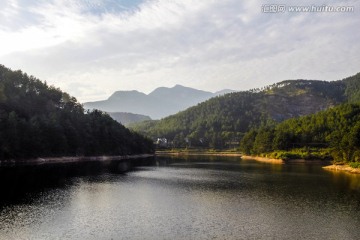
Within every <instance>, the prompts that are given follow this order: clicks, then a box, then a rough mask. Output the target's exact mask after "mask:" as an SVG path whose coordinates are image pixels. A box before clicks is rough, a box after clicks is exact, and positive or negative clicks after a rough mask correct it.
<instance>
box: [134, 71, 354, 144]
mask: <svg viewBox="0 0 360 240" xmlns="http://www.w3.org/2000/svg"><path fill="white" fill-rule="evenodd" d="M359 99H360V73H358V74H357V75H355V76H352V77H349V78H347V79H344V80H339V81H333V82H327V81H315V80H288V81H283V82H280V83H277V84H274V85H271V86H268V87H265V88H262V89H253V90H251V91H244V92H237V93H230V94H226V95H224V96H220V97H215V98H212V99H210V100H208V101H206V102H203V103H200V104H198V105H197V106H195V107H192V108H189V109H187V110H185V111H183V112H180V113H178V114H176V115H172V116H169V117H167V118H164V119H162V120H160V121H147V122H143V123H141V124H136V125H132V126H131V127H132V128H133V129H134V130H136V131H139V132H141V133H144V134H146V135H147V136H149V137H152V138H154V139H156V138H159V137H164V138H167V140H168V141H171V142H172V145H173V146H175V147H180V146H189V145H191V146H199V147H201V146H204V147H214V148H222V147H226V146H229V145H231V144H232V143H236V142H238V141H239V140H240V139H241V138H242V137H243V135H244V133H245V132H247V131H248V130H249V129H250V128H251V127H256V126H259V125H260V124H261V123H265V122H267V121H276V122H280V121H283V120H285V119H289V118H294V117H299V116H304V115H308V114H312V113H316V112H318V111H321V110H325V109H327V108H329V107H333V106H335V105H338V104H340V103H343V102H348V101H349V102H356V101H358V100H359Z"/></svg>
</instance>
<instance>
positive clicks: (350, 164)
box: [349, 162, 360, 168]
mask: <svg viewBox="0 0 360 240" xmlns="http://www.w3.org/2000/svg"><path fill="white" fill-rule="evenodd" d="M349 166H350V167H353V168H360V162H350V163H349Z"/></svg>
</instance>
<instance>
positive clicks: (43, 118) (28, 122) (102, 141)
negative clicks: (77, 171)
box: [0, 65, 153, 160]
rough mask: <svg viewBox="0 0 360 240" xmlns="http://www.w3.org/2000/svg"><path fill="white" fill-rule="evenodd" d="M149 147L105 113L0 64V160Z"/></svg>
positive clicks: (148, 142)
mask: <svg viewBox="0 0 360 240" xmlns="http://www.w3.org/2000/svg"><path fill="white" fill-rule="evenodd" d="M150 152H153V143H152V141H151V140H149V139H147V138H145V137H143V136H141V135H139V134H137V133H134V132H132V131H130V130H129V129H127V128H125V127H124V126H123V125H121V124H120V123H118V122H116V121H115V120H113V119H112V118H111V117H110V116H109V115H107V114H105V113H103V112H101V111H98V110H95V111H90V112H85V111H84V108H83V107H82V105H81V104H80V103H79V102H77V100H76V99H75V98H74V97H71V96H70V95H69V94H67V93H66V92H63V91H61V90H60V89H58V88H55V87H53V86H48V85H47V84H46V83H43V82H41V81H40V80H38V79H36V78H35V77H33V76H30V77H29V76H28V75H27V74H25V73H22V72H21V71H12V70H11V69H8V68H6V67H4V66H2V65H0V160H7V159H29V158H38V157H60V156H61V157H63V156H98V155H101V156H102V155H128V154H139V153H150Z"/></svg>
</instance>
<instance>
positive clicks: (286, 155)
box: [240, 103, 360, 165]
mask: <svg viewBox="0 0 360 240" xmlns="http://www.w3.org/2000/svg"><path fill="white" fill-rule="evenodd" d="M240 149H241V151H242V152H243V153H245V154H251V155H261V154H263V155H264V154H265V155H266V156H270V157H275V158H282V159H290V158H309V159H322V160H323V159H332V160H334V161H335V162H341V163H344V162H348V163H360V104H351V103H345V104H341V105H339V106H336V107H334V108H330V109H328V110H325V111H321V112H319V113H316V114H312V115H309V116H303V117H299V118H292V119H288V120H286V121H283V122H281V123H275V122H273V123H270V122H269V123H268V124H265V125H262V126H260V127H257V128H253V129H251V130H250V131H248V132H247V133H246V134H245V136H244V137H243V138H242V140H241V143H240ZM267 153H268V154H267ZM355 165H357V164H355Z"/></svg>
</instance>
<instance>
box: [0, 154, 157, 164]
mask: <svg viewBox="0 0 360 240" xmlns="http://www.w3.org/2000/svg"><path fill="white" fill-rule="evenodd" d="M154 156H155V154H134V155H122V156H92V157H84V156H82V157H48V158H33V159H10V160H1V161H0V167H1V166H12V165H42V164H61V163H80V162H106V161H121V160H130V159H139V158H149V157H154Z"/></svg>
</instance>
